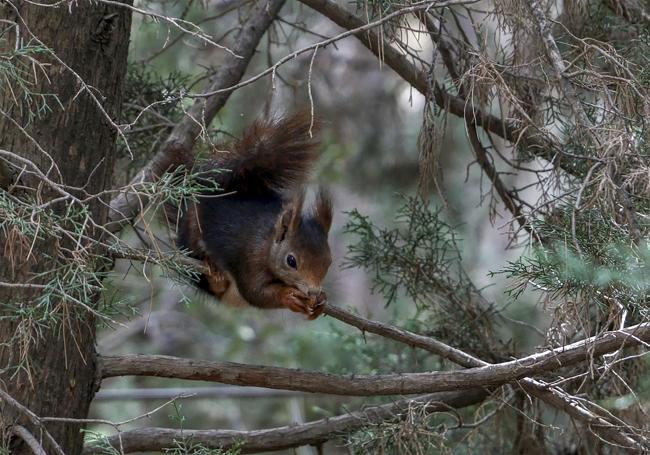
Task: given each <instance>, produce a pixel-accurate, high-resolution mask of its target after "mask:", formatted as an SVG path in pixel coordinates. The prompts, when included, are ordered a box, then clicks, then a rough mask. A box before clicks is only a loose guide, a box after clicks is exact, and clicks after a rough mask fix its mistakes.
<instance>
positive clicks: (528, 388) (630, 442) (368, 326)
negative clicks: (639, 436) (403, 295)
mask: <svg viewBox="0 0 650 455" xmlns="http://www.w3.org/2000/svg"><path fill="white" fill-rule="evenodd" d="M324 312H325V314H327V315H329V316H331V317H333V318H336V319H338V320H340V321H342V322H344V323H346V324H349V325H352V326H354V327H357V328H358V329H359V330H362V331H363V332H370V333H374V334H376V335H380V336H383V337H386V338H389V339H392V340H395V341H398V342H400V343H404V344H407V345H409V346H411V347H417V348H420V349H424V350H426V351H429V352H431V353H433V354H436V355H438V356H440V357H442V358H444V359H448V360H450V361H452V362H454V363H456V364H458V365H461V366H465V367H479V366H488V365H490V364H489V363H487V362H485V361H483V360H481V359H478V358H476V357H474V356H472V355H471V354H468V353H466V352H463V351H461V350H459V349H456V348H454V347H452V346H449V345H447V344H445V343H443V342H441V341H438V340H436V339H434V338H430V337H425V336H422V335H418V334H416V333H413V332H409V331H407V330H404V329H400V328H397V327H393V326H391V325H388V324H384V323H381V322H377V321H372V320H369V319H365V318H362V317H360V316H357V315H355V314H352V313H350V312H348V311H345V310H343V309H341V308H338V307H336V306H333V305H327V307H326V309H325V311H324ZM517 384H518V385H519V386H520V387H521V388H522V389H523V390H524V391H525V392H526V393H528V394H529V395H532V396H534V397H535V398H538V399H540V400H542V401H543V402H545V403H546V404H548V405H550V406H552V407H554V408H556V409H558V410H560V411H563V412H565V413H567V414H568V415H569V416H571V417H572V418H573V419H575V420H577V421H579V422H582V423H583V424H585V425H586V426H588V427H589V428H590V429H591V430H592V431H594V432H595V433H597V434H598V435H599V436H600V437H601V438H602V439H604V440H606V441H611V442H614V443H616V444H617V445H619V446H620V447H625V448H631V449H632V451H635V450H636V449H638V448H639V447H642V446H643V443H639V442H637V441H636V440H635V439H633V438H632V437H631V436H629V435H627V434H625V433H624V432H623V431H622V430H623V429H622V428H621V427H620V426H618V425H614V424H612V423H611V422H609V421H608V420H607V419H605V418H604V417H603V416H600V415H598V414H595V413H594V412H592V411H590V410H589V409H587V408H586V407H585V406H582V405H581V403H578V402H577V401H576V400H574V399H573V397H571V396H570V395H569V394H567V393H566V392H564V391H563V390H562V389H561V388H559V387H549V386H547V385H546V384H544V383H542V382H540V381H537V380H535V379H532V378H523V379H521V380H520V381H518V382H517Z"/></svg>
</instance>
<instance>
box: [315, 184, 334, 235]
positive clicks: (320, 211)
mask: <svg viewBox="0 0 650 455" xmlns="http://www.w3.org/2000/svg"><path fill="white" fill-rule="evenodd" d="M314 215H315V217H316V220H317V221H318V222H319V223H320V225H321V226H323V229H324V230H325V233H328V232H329V231H330V227H331V226H332V198H331V197H330V194H329V192H328V191H327V190H325V189H324V188H322V187H321V188H319V189H318V193H317V194H316V211H315V213H314Z"/></svg>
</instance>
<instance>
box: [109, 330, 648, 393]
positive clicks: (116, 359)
mask: <svg viewBox="0 0 650 455" xmlns="http://www.w3.org/2000/svg"><path fill="white" fill-rule="evenodd" d="M648 342H650V323H643V324H638V325H636V326H632V327H629V328H627V329H623V330H617V331H612V332H605V333H603V334H602V335H599V336H596V337H592V338H588V339H585V340H582V341H578V342H576V343H573V344H570V345H567V346H565V347H563V348H559V349H554V350H547V351H544V352H541V353H539V354H533V355H529V356H527V357H523V358H520V359H516V360H513V361H509V362H503V363H499V364H493V365H485V366H479V367H475V368H469V369H467V370H461V371H440V372H432V373H403V374H383V375H350V376H347V375H335V374H328V373H319V372H313V371H303V370H297V369H291V368H280V367H272V366H255V365H244V364H238V363H231V362H210V361H205V360H193V359H183V358H176V357H168V356H151V355H126V356H104V357H100V358H99V362H100V373H101V377H102V378H108V377H114V376H157V377H166V378H177V379H190V380H202V381H213V382H221V383H225V384H233V385H248V386H259V387H267V388H271V389H286V390H298V391H304V392H316V393H327V394H333V395H356V396H371V395H407V394H416V393H431V392H442V391H450V390H458V389H469V388H474V387H481V386H490V385H501V384H504V383H507V382H513V381H516V380H518V379H522V378H525V377H527V376H532V375H536V374H540V373H544V372H548V371H553V370H557V369H559V368H561V367H564V366H567V365H572V364H575V363H578V362H581V361H585V360H589V359H591V358H593V357H596V356H601V355H603V354H606V353H608V352H612V351H615V350H618V349H621V348H623V347H628V346H634V345H638V344H647V343H648Z"/></svg>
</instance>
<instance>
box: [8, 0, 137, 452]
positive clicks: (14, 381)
mask: <svg viewBox="0 0 650 455" xmlns="http://www.w3.org/2000/svg"><path fill="white" fill-rule="evenodd" d="M130 1H131V0H126V1H125V2H124V3H130ZM53 5H55V6H52V7H47V6H43V5H42V4H40V5H38V4H29V3H27V2H19V1H14V2H11V1H10V2H8V3H4V4H3V5H2V6H0V18H1V19H3V20H4V21H3V22H0V26H1V27H2V28H3V29H4V33H3V34H2V37H0V39H3V38H4V40H3V41H0V46H1V47H2V49H3V50H4V51H8V50H11V49H15V48H16V47H17V46H18V47H22V46H26V45H28V44H31V45H37V44H40V45H44V46H47V48H49V51H48V50H45V51H40V52H36V53H32V54H30V55H31V57H32V58H34V59H36V60H37V61H39V62H41V63H46V65H45V66H39V65H34V64H33V61H32V60H30V59H29V58H28V57H25V56H16V57H14V58H13V59H12V60H11V62H12V63H13V64H16V65H19V68H24V69H25V71H24V72H23V73H22V74H21V77H22V78H24V79H26V80H27V81H28V85H26V86H22V87H21V86H20V84H18V83H12V86H11V90H9V89H8V86H7V85H6V82H7V79H3V80H2V82H1V83H0V84H3V85H5V87H4V89H0V107H1V108H2V112H0V150H2V151H8V152H11V153H14V154H16V155H18V156H20V157H22V158H26V159H28V160H30V161H31V162H33V163H34V164H35V165H36V166H37V167H38V168H39V169H40V171H41V172H42V173H43V174H45V175H46V176H47V180H50V181H53V182H56V183H62V184H65V185H69V186H70V187H76V189H72V188H68V190H67V191H69V192H70V193H71V194H73V195H74V196H76V197H79V198H84V197H87V196H88V195H92V194H97V193H99V192H101V191H102V190H104V189H106V188H107V187H108V186H110V184H111V176H112V172H113V165H114V161H115V150H116V149H115V139H116V129H115V127H114V126H113V125H111V121H109V118H110V119H112V121H115V119H118V118H119V113H120V112H119V111H120V105H121V95H122V85H123V81H124V77H125V73H126V63H127V51H128V43H129V31H130V26H131V11H130V10H129V9H127V8H125V7H117V6H111V5H104V4H102V3H94V2H85V1H84V2H79V3H77V2H71V3H68V2H58V4H55V3H53ZM7 21H11V22H13V23H14V24H15V25H13V26H12V25H10V24H9V22H7ZM20 65H22V66H20ZM75 73H76V75H75ZM79 78H80V79H81V80H83V82H82V81H81V80H80V79H79ZM84 83H85V84H88V86H90V89H88V88H87V87H85V86H84ZM27 92H31V93H32V94H33V96H32V98H31V102H28V101H27V97H26V94H27ZM90 93H92V94H93V95H94V96H95V98H96V99H93V98H92V97H91V96H90ZM39 94H41V95H43V96H41V95H39ZM43 102H46V104H47V106H49V108H46V109H40V112H39V109H38V108H39V107H41V108H42V107H43ZM98 103H101V104H102V106H103V108H102V109H103V110H104V112H102V109H100V108H99V107H98ZM34 114H36V115H34ZM36 143H37V144H38V145H36ZM7 157H8V155H6V154H5V155H0V158H3V159H8V161H10V162H11V163H12V164H13V165H7V163H5V171H6V168H9V169H10V170H11V171H12V174H13V175H14V177H16V175H19V176H20V178H19V180H17V182H18V183H19V185H18V186H17V187H14V188H12V189H11V191H10V194H11V197H15V198H17V199H19V200H21V201H32V202H31V203H32V204H43V203H44V202H47V201H48V200H52V199H53V198H55V197H56V198H60V197H61V196H62V194H61V193H60V192H57V191H56V190H54V189H53V188H52V185H49V184H47V183H44V181H45V179H44V178H43V176H40V177H39V176H38V175H36V174H35V173H34V172H31V173H30V172H29V171H33V168H30V165H29V164H27V165H26V168H25V170H26V171H27V172H22V173H21V172H20V169H19V167H24V166H25V162H24V161H23V162H21V161H20V159H17V158H15V157H13V158H12V157H9V158H7ZM5 174H6V172H5ZM14 183H15V182H14ZM21 186H22V187H21ZM80 188H82V189H83V190H80ZM5 189H7V188H5ZM3 191H4V190H3V189H0V197H2V196H3V195H2V192H3ZM4 195H5V196H4V197H5V200H6V199H7V198H8V196H7V193H6V192H5V193H4ZM108 199H109V197H108V196H107V197H106V198H104V201H102V200H100V199H98V198H94V199H90V201H89V202H88V203H87V204H86V207H87V209H88V210H89V215H90V216H92V218H93V220H95V222H97V223H98V224H101V223H103V222H105V220H106V215H107V210H106V207H107V206H108V205H107V204H106V201H107V200H108ZM69 208H70V200H67V201H64V202H59V203H55V204H52V205H50V206H49V209H50V210H52V211H53V212H54V216H57V215H58V216H62V217H64V216H65V214H66V213H68V212H66V210H69ZM73 208H74V209H79V208H81V204H79V203H76V204H74V206H73ZM5 210H6V208H5ZM7 213H9V212H8V211H7V212H4V213H3V207H2V206H0V281H2V282H4V283H5V284H4V285H3V284H0V318H1V319H0V388H3V389H4V390H5V391H6V392H8V394H9V395H11V396H12V397H13V398H14V399H15V400H16V401H18V402H19V403H21V404H22V405H24V406H26V407H27V408H29V409H30V410H31V411H32V412H33V413H34V414H36V415H37V416H40V417H51V416H58V417H70V418H85V417H87V412H88V407H89V405H90V402H91V400H92V398H93V395H94V393H95V390H96V387H97V385H98V384H97V383H96V380H95V355H96V354H95V319H94V317H93V316H92V314H90V313H89V312H88V311H86V310H84V309H83V308H82V306H83V305H88V306H91V307H94V306H96V303H97V302H98V300H99V295H98V294H97V292H96V291H95V292H90V293H89V294H88V296H87V297H86V299H84V300H83V301H77V302H75V301H71V300H69V299H67V300H66V299H61V298H57V297H56V296H54V297H53V298H51V299H49V300H47V299H44V298H43V297H44V294H42V293H43V289H42V288H26V287H10V286H8V285H6V283H26V282H28V281H29V282H30V283H40V284H44V283H48V282H50V281H51V280H52V279H53V278H54V277H55V272H53V271H54V270H55V268H56V267H61V266H64V265H66V264H69V263H70V262H71V261H78V262H77V263H79V261H82V260H84V258H85V259H86V260H87V259H88V258H91V257H92V256H90V255H88V254H87V253H84V251H87V250H84V248H86V247H89V246H90V244H89V242H88V238H85V240H84V239H82V240H81V241H76V239H72V238H67V237H66V236H65V235H60V236H56V235H52V234H51V233H50V232H48V231H47V229H46V228H51V227H52V225H40V226H39V223H48V222H50V220H51V216H50V215H48V214H47V213H45V212H44V211H37V210H34V211H33V212H32V213H31V222H32V223H33V225H34V226H38V227H37V228H36V229H38V232H39V238H37V239H36V241H35V239H34V237H35V236H34V235H33V232H31V231H29V230H24V229H22V228H21V227H20V226H19V225H17V224H16V223H14V224H12V223H11V222H8V221H7V219H6V215H7ZM3 217H4V218H5V219H4V220H3ZM28 219H29V217H28ZM64 223H65V222H64ZM64 226H65V227H67V228H69V229H72V230H77V232H79V230H80V229H83V232H84V233H85V234H86V235H87V236H89V237H91V238H95V239H97V238H99V236H100V233H99V232H97V230H96V229H95V230H92V229H91V228H90V226H91V224H90V223H89V224H88V225H87V226H81V227H80V226H78V225H74V226H73V225H68V224H64ZM30 233H31V235H30ZM95 252H97V251H95ZM79 253H81V256H79V255H78V254H79ZM86 265H87V266H88V267H93V268H91V269H89V270H91V271H92V270H97V269H96V268H97V267H101V265H100V264H95V262H94V261H92V260H91V261H89V262H88V264H86ZM104 266H105V264H104ZM36 274H42V275H39V276H38V277H37V276H36ZM48 305H49V307H48ZM43 308H45V309H43ZM32 312H33V313H32ZM43 314H49V315H50V316H51V317H49V319H48V320H44V319H43V318H41V320H39V317H41V316H42V315H43ZM25 414H26V413H25V412H20V411H18V410H17V407H16V406H15V405H10V404H9V403H8V402H7V401H3V400H2V398H0V429H2V430H3V433H4V437H3V438H2V442H0V447H2V446H4V447H5V448H7V447H8V449H9V452H10V453H12V454H27V453H32V452H31V450H30V449H29V447H28V446H27V445H26V443H25V442H24V438H19V437H16V436H15V433H16V432H15V431H12V425H14V424H19V425H22V426H23V427H25V428H27V430H29V431H30V432H31V433H32V434H33V435H34V436H35V437H36V439H37V440H39V441H40V442H41V444H42V445H43V447H44V448H45V451H46V452H47V453H55V451H54V449H53V448H52V447H53V446H52V445H51V444H49V443H48V442H47V440H46V439H43V433H42V432H41V430H40V429H39V428H38V425H34V422H33V419H32V421H30V420H29V419H27V418H26V415H25ZM80 427H81V425H77V424H70V423H52V422H50V423H46V425H45V427H44V428H45V429H46V430H47V431H48V432H49V433H50V434H51V435H52V436H53V438H54V439H55V440H56V441H57V442H58V444H59V445H60V446H61V448H62V449H63V451H64V452H65V453H66V454H69V455H70V454H71V455H74V454H79V453H81V449H82V444H83V435H82V434H81V433H80V431H79V430H80ZM12 433H13V434H12Z"/></svg>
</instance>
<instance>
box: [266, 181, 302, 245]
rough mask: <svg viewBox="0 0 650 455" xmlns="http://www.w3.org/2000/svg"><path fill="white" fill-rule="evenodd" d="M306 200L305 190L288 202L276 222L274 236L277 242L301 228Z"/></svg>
mask: <svg viewBox="0 0 650 455" xmlns="http://www.w3.org/2000/svg"><path fill="white" fill-rule="evenodd" d="M304 201H305V193H304V191H300V192H298V193H297V194H296V196H294V198H293V199H292V200H291V201H289V202H287V203H286V204H285V206H284V208H283V209H282V213H280V217H279V218H278V221H277V222H276V224H275V234H274V238H275V241H276V242H282V241H283V240H284V239H285V238H286V236H287V234H289V235H291V234H292V233H294V232H297V231H298V229H299V228H300V221H301V216H302V206H303V203H304Z"/></svg>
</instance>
